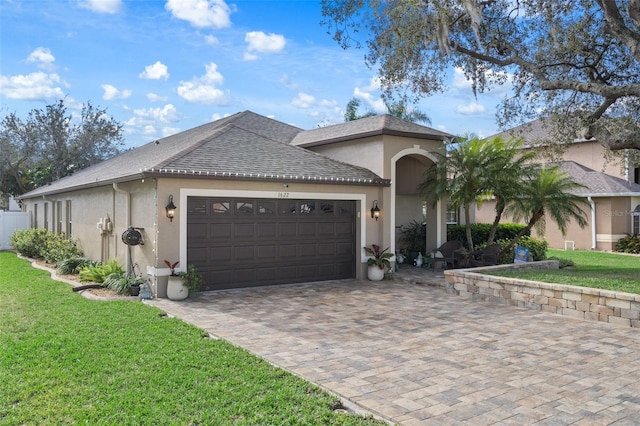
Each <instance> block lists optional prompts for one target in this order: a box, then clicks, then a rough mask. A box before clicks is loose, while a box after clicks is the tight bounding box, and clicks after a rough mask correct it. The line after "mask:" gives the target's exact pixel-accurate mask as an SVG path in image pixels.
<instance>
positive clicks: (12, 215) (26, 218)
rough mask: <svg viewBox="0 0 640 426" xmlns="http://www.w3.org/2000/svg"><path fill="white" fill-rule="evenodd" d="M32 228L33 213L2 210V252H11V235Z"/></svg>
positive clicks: (0, 226)
mask: <svg viewBox="0 0 640 426" xmlns="http://www.w3.org/2000/svg"><path fill="white" fill-rule="evenodd" d="M29 228H31V213H28V212H6V211H2V210H0V250H11V249H12V248H13V247H12V246H11V243H10V242H9V238H11V234H13V233H14V232H15V231H17V230H18V229H29Z"/></svg>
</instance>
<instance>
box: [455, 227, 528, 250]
mask: <svg viewBox="0 0 640 426" xmlns="http://www.w3.org/2000/svg"><path fill="white" fill-rule="evenodd" d="M524 228H525V225H521V224H519V223H501V224H499V225H498V229H497V230H496V236H495V237H494V240H495V241H497V240H511V239H513V237H515V236H516V235H518V233H519V232H520V231H521V230H522V229H524ZM490 230H491V224H490V223H474V224H472V225H471V236H472V237H473V244H474V245H475V246H478V245H480V244H482V243H486V242H487V239H488V238H489V231H490ZM527 235H529V234H527ZM447 240H448V241H450V240H460V241H462V242H464V243H466V241H467V231H466V229H465V226H464V225H449V226H447Z"/></svg>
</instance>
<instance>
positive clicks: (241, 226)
mask: <svg viewBox="0 0 640 426" xmlns="http://www.w3.org/2000/svg"><path fill="white" fill-rule="evenodd" d="M233 235H234V237H236V238H252V237H253V236H254V235H255V229H254V224H253V223H236V224H235V226H234V228H233Z"/></svg>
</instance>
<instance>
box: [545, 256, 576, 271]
mask: <svg viewBox="0 0 640 426" xmlns="http://www.w3.org/2000/svg"><path fill="white" fill-rule="evenodd" d="M548 260H557V261H558V263H559V267H560V269H562V268H571V267H574V266H576V264H575V263H574V261H573V260H571V259H565V258H562V257H557V256H551V257H550V258H549V259H548Z"/></svg>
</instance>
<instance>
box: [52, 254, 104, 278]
mask: <svg viewBox="0 0 640 426" xmlns="http://www.w3.org/2000/svg"><path fill="white" fill-rule="evenodd" d="M93 263H94V264H95V262H93ZM91 264H92V261H91V260H89V259H87V258H85V257H71V258H68V259H64V260H61V261H60V262H58V263H56V268H57V270H58V273H60V274H62V275H74V274H79V273H80V270H81V269H83V268H85V267H87V266H89V265H91Z"/></svg>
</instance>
